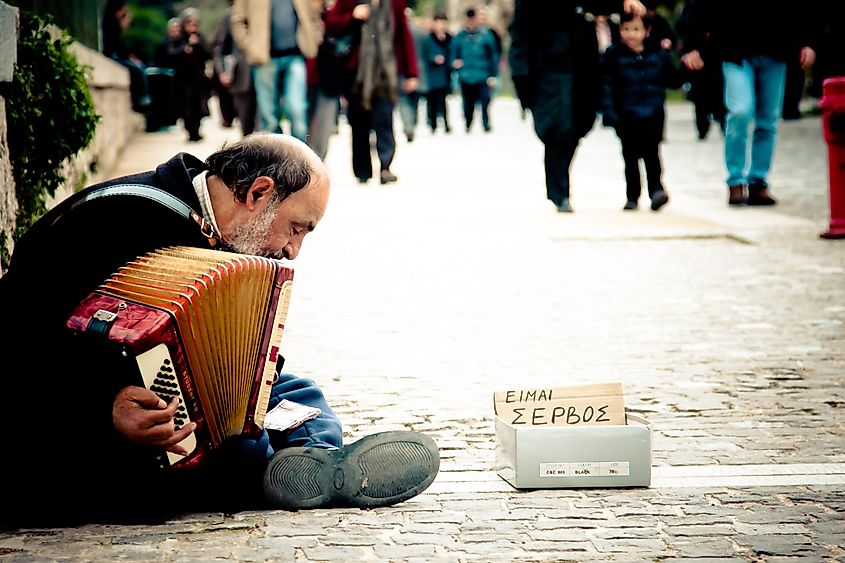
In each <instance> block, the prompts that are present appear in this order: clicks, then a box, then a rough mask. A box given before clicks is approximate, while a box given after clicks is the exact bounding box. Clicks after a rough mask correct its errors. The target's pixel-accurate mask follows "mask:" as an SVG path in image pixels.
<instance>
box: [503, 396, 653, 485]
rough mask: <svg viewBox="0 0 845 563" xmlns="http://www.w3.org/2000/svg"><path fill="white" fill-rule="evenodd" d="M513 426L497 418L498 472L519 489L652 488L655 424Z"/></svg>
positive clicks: (632, 420)
mask: <svg viewBox="0 0 845 563" xmlns="http://www.w3.org/2000/svg"><path fill="white" fill-rule="evenodd" d="M625 417H626V420H627V422H628V424H625V425H613V426H610V425H605V426H530V425H511V424H508V423H507V422H505V421H504V420H502V419H501V418H499V417H498V416H496V472H497V473H498V474H499V476H500V477H502V478H503V479H504V480H505V481H507V482H508V483H510V484H511V485H513V486H514V487H516V488H517V489H565V488H582V487H648V486H649V485H650V484H651V424H650V423H649V422H648V421H647V420H645V419H644V418H640V417H639V416H636V415H633V414H628V413H625Z"/></svg>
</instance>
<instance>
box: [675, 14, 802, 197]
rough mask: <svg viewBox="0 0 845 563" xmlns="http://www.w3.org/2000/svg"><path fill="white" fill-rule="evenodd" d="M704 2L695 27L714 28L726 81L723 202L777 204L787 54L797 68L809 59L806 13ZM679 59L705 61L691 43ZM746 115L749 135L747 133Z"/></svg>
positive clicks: (700, 64)
mask: <svg viewBox="0 0 845 563" xmlns="http://www.w3.org/2000/svg"><path fill="white" fill-rule="evenodd" d="M702 8H703V9H702V11H701V13H700V15H698V17H699V18H700V19H699V20H698V21H696V22H694V23H695V26H694V28H695V29H697V30H699V32H700V33H705V34H710V35H712V37H713V40H714V41H715V43H716V45H717V48H718V51H719V53H720V57H719V58H720V59H721V61H722V74H723V76H724V80H725V105H726V107H727V111H728V113H727V119H726V124H725V164H726V167H727V170H728V177H727V184H728V204H729V205H743V204H748V205H775V203H777V201H776V200H775V198H774V197H773V196H772V193H771V190H770V189H769V184H768V175H769V171H770V169H771V164H772V156H773V155H774V148H775V141H776V139H777V123H778V118H779V117H780V113H781V109H782V107H783V96H784V88H785V83H786V66H787V61H788V60H791V59H792V58H793V57H797V58H798V61H799V63H800V65H801V67H802V68H807V67H809V66H811V65H812V64H813V62H814V61H815V58H816V53H815V50H814V49H813V47H812V46H811V45H812V44H813V43H814V38H813V37H812V25H811V22H810V19H809V18H811V17H812V14H807V13H803V12H802V11H800V10H798V11H788V10H778V9H773V8H772V6H771V4H770V3H769V2H767V1H765V0H744V1H743V2H728V1H727V0H710V1H709V2H706V3H704V4H703V5H702ZM815 39H817V38H815ZM682 61H683V62H684V64H685V65H686V66H687V68H689V69H691V70H701V69H702V68H704V65H705V62H704V60H703V59H702V57H701V54H700V53H699V52H698V51H697V50H692V51H689V52H688V53H686V54H685V55H684V56H683V58H682ZM752 121H753V123H754V134H753V136H752V137H751V138H750V139H749V135H748V129H749V126H750V125H751V123H752ZM749 144H750V153H751V163H750V166H749V165H748V156H747V155H748V152H749Z"/></svg>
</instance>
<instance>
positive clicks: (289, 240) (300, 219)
mask: <svg viewBox="0 0 845 563" xmlns="http://www.w3.org/2000/svg"><path fill="white" fill-rule="evenodd" d="M328 195H329V186H328V180H327V179H326V178H325V177H322V178H321V177H320V176H319V175H315V180H312V182H311V184H309V185H308V186H307V187H305V188H303V189H301V190H299V191H298V192H295V193H293V194H292V195H290V196H288V198H287V199H285V200H284V201H281V202H279V201H278V199H275V198H272V197H270V196H267V197H268V198H269V200H268V201H266V202H263V203H262V202H261V200H259V202H257V203H256V209H255V211H254V212H253V213H252V214H251V215H252V216H251V217H249V218H247V219H246V220H245V221H244V222H242V223H241V224H240V225H238V226H237V227H235V228H234V229H233V231H232V233H231V234H230V235H229V236H228V237H227V239H226V241H225V246H227V247H228V248H229V249H230V250H233V251H235V252H240V253H242V254H253V255H256V256H265V257H268V258H288V259H290V260H293V259H294V258H296V256H297V255H298V254H299V250H300V248H301V247H302V242H303V239H304V238H305V235H307V234H308V233H310V232H311V231H312V230H314V227H315V226H316V225H317V223H318V222H319V221H320V219H321V218H322V217H323V213H325V211H326V205H327V204H328Z"/></svg>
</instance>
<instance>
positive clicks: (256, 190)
mask: <svg viewBox="0 0 845 563" xmlns="http://www.w3.org/2000/svg"><path fill="white" fill-rule="evenodd" d="M274 189H276V182H274V181H273V179H272V178H270V177H269V176H259V177H258V178H256V179H255V180H253V182H252V185H251V186H250V187H249V190H247V192H246V199H245V200H244V204H245V205H246V206H247V209H249V210H250V211H253V210H254V209H255V207H256V206H257V205H261V204H263V203H266V202H268V201H270V200H271V199H272V197H271V196H272V195H273V190H274ZM259 202H261V203H259Z"/></svg>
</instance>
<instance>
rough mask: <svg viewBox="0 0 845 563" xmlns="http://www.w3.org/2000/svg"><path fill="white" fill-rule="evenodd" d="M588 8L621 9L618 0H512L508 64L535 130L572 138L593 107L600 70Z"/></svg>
mask: <svg viewBox="0 0 845 563" xmlns="http://www.w3.org/2000/svg"><path fill="white" fill-rule="evenodd" d="M580 6H583V7H584V10H586V12H589V13H591V14H609V13H613V12H619V11H621V9H622V2H621V1H618V0H616V1H612V0H604V1H602V0H595V1H592V2H574V1H572V0H559V1H555V2H538V1H536V0H516V5H515V7H514V17H513V21H512V22H511V26H510V35H511V47H510V65H511V73H512V76H513V80H514V86H515V87H516V90H517V96H519V99H520V102H521V103H522V105H523V107H526V108H530V109H531V112H532V114H533V115H534V129H535V131H536V132H537V136H538V137H540V140H542V141H543V142H544V143H546V142H574V141H577V140H579V139H581V138H582V137H583V136H584V135H586V134H587V133H588V132H589V131H590V129H591V128H592V127H593V124H594V123H595V120H596V113H597V111H598V109H599V99H600V98H599V96H600V91H601V89H600V86H601V74H600V69H599V50H598V40H597V38H596V29H595V25H594V23H593V22H592V21H591V18H589V17H586V16H587V14H586V13H584V12H582V11H580V8H579V7H580Z"/></svg>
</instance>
